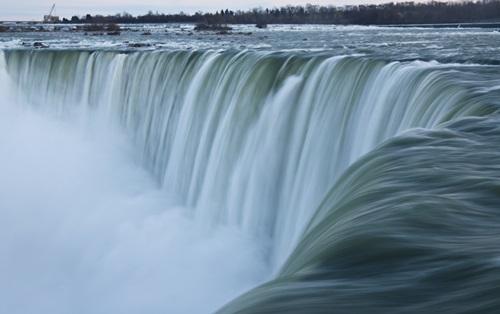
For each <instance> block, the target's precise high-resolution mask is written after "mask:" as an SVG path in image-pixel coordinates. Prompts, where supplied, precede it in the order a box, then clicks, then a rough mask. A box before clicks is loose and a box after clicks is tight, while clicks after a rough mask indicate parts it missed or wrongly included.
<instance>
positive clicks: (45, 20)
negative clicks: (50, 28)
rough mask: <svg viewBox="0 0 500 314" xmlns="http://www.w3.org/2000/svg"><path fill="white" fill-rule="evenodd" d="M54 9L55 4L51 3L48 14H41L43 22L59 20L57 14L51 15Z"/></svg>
mask: <svg viewBox="0 0 500 314" xmlns="http://www.w3.org/2000/svg"><path fill="white" fill-rule="evenodd" d="M55 9H56V4H55V3H54V4H53V5H52V8H51V9H50V12H49V14H48V15H44V16H43V22H44V23H57V22H59V16H55V15H52V14H53V13H54V10H55Z"/></svg>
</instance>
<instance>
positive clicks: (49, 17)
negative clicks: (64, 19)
mask: <svg viewBox="0 0 500 314" xmlns="http://www.w3.org/2000/svg"><path fill="white" fill-rule="evenodd" d="M60 21H61V19H60V18H59V16H55V15H44V16H43V22H44V23H59V22H60Z"/></svg>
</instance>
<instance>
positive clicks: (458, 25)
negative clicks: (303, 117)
mask: <svg viewBox="0 0 500 314" xmlns="http://www.w3.org/2000/svg"><path fill="white" fill-rule="evenodd" d="M85 24H94V23H72V22H69V23H43V22H40V21H0V26H2V25H3V26H9V27H16V26H19V27H22V26H26V25H37V26H40V25H47V26H50V25H61V26H64V25H85ZM95 24H109V23H95ZM118 24H121V25H144V24H152V25H161V24H165V25H175V24H183V25H196V24H197V23H194V22H157V23H139V22H135V23H118ZM225 24H226V25H253V23H225ZM269 25H290V26H292V25H324V26H366V27H394V28H398V27H404V28H491V29H496V28H498V29H500V22H495V23H481V22H478V23H434V24H427V23H423V24H326V23H270V24H269Z"/></svg>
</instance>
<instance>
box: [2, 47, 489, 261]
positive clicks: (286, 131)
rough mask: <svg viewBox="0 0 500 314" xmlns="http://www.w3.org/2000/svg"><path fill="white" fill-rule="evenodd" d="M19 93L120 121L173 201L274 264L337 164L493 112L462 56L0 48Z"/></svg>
mask: <svg viewBox="0 0 500 314" xmlns="http://www.w3.org/2000/svg"><path fill="white" fill-rule="evenodd" d="M5 62H6V67H7V71H8V73H9V75H10V77H11V78H12V80H13V81H14V83H15V85H16V86H17V89H16V91H17V94H18V97H19V98H22V99H23V100H24V101H25V102H27V103H29V104H30V105H31V106H33V107H34V108H37V109H38V110H41V111H47V112H50V113H52V114H55V115H58V116H65V115H73V114H81V113H82V112H84V114H86V115H88V116H89V117H90V119H92V117H96V116H99V117H104V119H106V120H107V121H109V122H110V123H116V124H118V125H120V126H121V127H123V128H124V130H125V131H126V133H127V134H128V135H129V136H130V138H131V140H132V141H133V143H134V145H135V146H136V147H137V149H138V151H139V152H140V156H141V162H142V164H143V165H144V167H145V168H146V169H148V170H149V171H150V172H151V173H152V174H153V175H154V177H155V178H156V180H157V182H158V184H159V185H160V186H161V187H162V189H163V191H164V193H165V195H168V197H169V199H171V200H172V202H173V203H174V204H176V205H179V206H182V207H186V208H189V210H190V214H191V215H193V216H194V217H196V218H197V219H200V220H201V221H204V222H206V223H208V224H226V225H230V226H235V227H238V228H241V229H242V230H243V231H245V232H248V233H249V234H252V235H254V236H256V237H258V238H260V239H261V240H262V241H263V243H266V244H268V245H269V247H270V256H269V259H270V263H271V264H272V265H273V266H274V267H275V269H279V268H280V267H281V265H283V262H284V261H285V260H286V258H287V257H288V256H289V254H290V253H291V252H292V250H293V249H294V248H295V246H296V245H297V243H298V242H299V240H300V239H301V236H302V234H303V233H304V230H305V228H306V226H307V224H308V222H309V220H310V218H311V217H312V216H313V215H314V213H315V211H316V209H317V208H318V206H319V205H320V204H321V202H322V201H323V199H324V197H325V195H326V194H327V193H328V191H329V190H330V189H331V187H332V186H333V185H334V184H335V182H336V181H337V180H338V178H339V177H340V176H341V175H342V174H343V173H344V171H345V170H346V169H347V168H348V167H349V166H350V165H351V164H353V163H354V162H355V161H356V160H358V159H359V158H360V157H361V156H363V155H364V154H366V153H368V152H369V151H371V150H372V149H373V148H375V147H376V146H377V145H379V144H380V143H382V142H383V141H384V140H387V139H389V138H391V137H393V136H395V135H397V134H400V133H402V132H403V131H405V130H408V129H411V128H417V127H419V128H434V127H436V126H439V125H441V124H443V123H445V122H447V121H451V120H454V119H456V118H457V117H463V116H476V115H485V114H488V113H490V112H492V111H494V110H495V109H494V107H493V106H492V103H491V102H490V100H491V99H492V96H491V95H490V94H489V93H488V92H487V91H486V90H485V89H484V88H483V87H484V86H485V82H484V80H483V81H481V82H479V81H477V80H476V78H475V76H474V75H476V74H475V72H474V71H469V69H470V68H471V66H468V67H467V66H458V65H442V64H438V63H434V62H422V61H413V62H386V61H383V60H376V59H372V58H367V57H362V56H330V55H327V54H323V53H318V54H316V55H305V54H297V53H296V54H290V53H284V52H273V53H266V52H255V51H241V52H237V51H171V52H134V53H119V52H106V51H23V50H11V51H6V52H5Z"/></svg>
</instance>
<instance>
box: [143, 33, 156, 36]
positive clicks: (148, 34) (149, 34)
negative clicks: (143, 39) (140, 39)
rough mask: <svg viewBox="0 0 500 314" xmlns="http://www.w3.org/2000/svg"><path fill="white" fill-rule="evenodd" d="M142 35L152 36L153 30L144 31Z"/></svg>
mask: <svg viewBox="0 0 500 314" xmlns="http://www.w3.org/2000/svg"><path fill="white" fill-rule="evenodd" d="M141 35H142V36H151V35H153V34H151V32H144V33H142V34H141Z"/></svg>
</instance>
